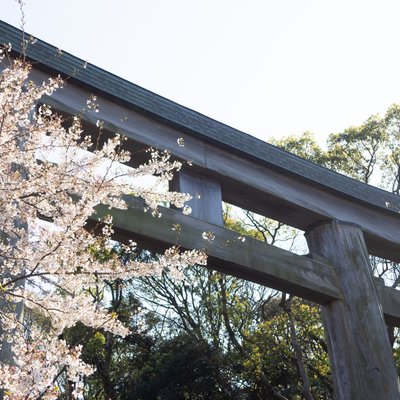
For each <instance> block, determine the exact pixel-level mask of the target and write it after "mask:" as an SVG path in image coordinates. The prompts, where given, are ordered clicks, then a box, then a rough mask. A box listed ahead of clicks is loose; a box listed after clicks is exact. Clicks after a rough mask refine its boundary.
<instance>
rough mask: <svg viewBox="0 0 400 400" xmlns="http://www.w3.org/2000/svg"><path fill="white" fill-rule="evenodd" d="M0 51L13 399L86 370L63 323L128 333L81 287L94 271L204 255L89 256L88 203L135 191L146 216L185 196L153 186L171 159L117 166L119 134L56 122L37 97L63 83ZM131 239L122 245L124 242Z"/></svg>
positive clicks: (5, 282) (122, 156)
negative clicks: (38, 77)
mask: <svg viewBox="0 0 400 400" xmlns="http://www.w3.org/2000/svg"><path fill="white" fill-rule="evenodd" d="M1 57H2V58H3V60H2V61H3V64H4V65H3V70H2V73H1V75H0V209H1V213H0V305H1V306H0V328H1V338H0V339H1V340H2V342H3V346H6V343H7V341H8V342H11V344H12V345H11V347H12V357H11V358H10V359H9V360H8V361H7V360H2V363H1V364H0V387H1V388H3V389H4V390H5V396H6V397H7V398H9V399H13V400H14V399H15V400H16V399H26V400H28V399H33V398H37V397H41V398H43V399H55V398H57V396H58V394H59V393H58V387H57V385H56V378H57V375H58V374H60V372H61V371H66V373H67V374H68V377H69V380H71V381H78V380H79V377H80V376H82V375H85V374H90V373H91V372H92V369H91V367H90V366H87V365H85V364H84V363H83V362H82V361H81V360H80V358H79V356H80V349H79V348H69V347H68V346H67V345H66V343H65V342H64V341H62V340H60V339H59V337H60V334H61V333H62V331H63V330H64V329H65V328H67V327H71V326H74V325H75V324H76V323H77V322H78V321H80V322H82V323H84V324H86V325H88V326H92V327H95V328H99V327H101V328H103V329H106V330H109V331H112V332H113V333H115V334H118V335H126V334H127V333H128V332H127V329H126V328H125V327H124V326H123V325H122V324H121V323H120V322H119V321H118V319H117V318H116V316H115V315H112V314H109V313H108V312H107V310H106V308H105V307H101V306H99V304H98V303H97V304H95V303H94V302H93V297H92V296H91V294H90V288H92V287H95V286H96V285H99V282H101V281H102V280H104V279H107V280H113V279H116V278H120V279H125V278H130V277H132V276H140V275H149V274H155V273H160V272H161V271H162V270H163V269H164V268H168V269H169V270H170V271H171V270H172V271H174V270H176V271H178V270H179V268H180V267H182V266H184V265H187V264H194V263H201V264H204V263H205V255H204V254H203V253H201V252H199V251H188V252H180V251H179V249H178V248H175V247H174V248H172V249H170V250H168V251H167V252H166V253H165V254H164V255H163V256H161V257H160V258H159V259H158V260H154V261H151V262H141V261H135V260H133V261H131V262H129V263H122V262H121V261H120V260H119V258H118V257H117V256H110V257H108V258H107V259H104V258H103V259H102V258H99V257H98V256H96V254H98V251H100V250H101V248H103V247H104V246H107V243H108V241H109V239H110V238H111V236H112V233H113V231H112V219H111V217H108V218H107V220H106V221H103V222H104V223H105V225H104V229H103V231H102V232H101V233H97V234H96V235H95V234H94V233H93V232H91V231H90V230H89V229H88V228H87V221H88V219H89V217H92V216H93V215H94V214H95V212H96V211H95V207H96V206H98V205H99V204H103V205H106V206H108V207H110V208H112V207H116V208H126V204H125V203H124V201H123V200H122V195H124V194H134V195H135V196H140V197H141V198H142V199H144V201H145V202H146V204H147V207H148V208H149V209H150V210H151V211H152V212H153V213H155V214H157V211H156V210H157V205H159V204H161V203H166V202H167V203H170V204H173V205H175V206H177V207H183V206H184V203H185V201H187V200H188V199H190V196H189V195H187V194H180V193H173V192H160V190H159V189H158V187H159V184H160V182H163V181H165V180H168V179H171V177H172V174H173V172H174V171H176V170H178V169H179V168H180V167H181V164H180V163H179V162H176V161H171V160H170V156H169V154H168V153H167V152H160V151H156V150H151V151H150V155H151V156H150V161H149V162H147V163H146V164H145V165H142V166H140V167H138V168H131V169H126V168H121V167H119V165H121V164H120V163H126V162H128V160H129V159H130V154H129V153H128V152H127V151H125V150H123V141H124V137H123V136H121V135H115V136H114V137H113V138H111V139H108V140H107V141H105V143H104V144H103V145H101V147H98V146H97V145H96V143H92V139H91V136H90V135H85V133H84V132H83V129H82V123H81V120H80V118H78V117H74V118H73V119H72V121H71V123H70V124H69V125H70V126H69V127H68V128H66V127H65V125H66V124H65V121H64V120H63V118H62V117H60V116H59V115H57V114H56V113H55V112H53V110H52V109H51V108H50V107H49V106H47V105H45V104H43V103H42V102H41V99H42V98H43V96H44V95H46V96H50V95H51V94H52V93H53V91H54V90H56V89H59V88H60V87H61V86H62V85H63V84H64V83H63V81H62V80H61V79H60V78H59V77H57V78H51V79H49V80H48V81H47V82H45V83H43V84H42V85H37V84H34V83H33V82H31V81H30V80H29V72H30V69H31V67H30V65H29V64H28V63H26V62H23V61H20V60H10V59H7V58H5V53H4V52H2V54H1ZM95 100H96V99H95V97H92V98H91V99H90V100H89V101H88V104H87V106H88V107H87V108H88V109H90V110H92V111H89V112H95V111H96V109H97V105H96V102H95ZM97 129H100V130H101V129H102V124H101V123H99V124H98V127H97ZM148 175H156V176H157V180H156V181H155V183H154V185H153V186H151V187H149V186H146V187H145V188H144V187H141V186H140V184H137V183H135V178H138V177H143V176H148ZM121 178H124V179H121ZM136 182H137V180H136ZM43 221H46V222H43ZM160 223H162V220H160ZM132 247H134V246H132V245H131V244H128V245H125V247H124V250H125V251H131V250H132ZM21 304H23V307H19V308H24V309H25V312H24V313H25V315H29V313H30V312H35V313H39V314H40V315H42V316H43V318H44V319H45V320H46V324H42V325H40V324H38V325H35V324H32V323H31V324H27V323H26V318H24V313H19V314H18V313H17V314H16V312H15V310H16V309H18V305H21Z"/></svg>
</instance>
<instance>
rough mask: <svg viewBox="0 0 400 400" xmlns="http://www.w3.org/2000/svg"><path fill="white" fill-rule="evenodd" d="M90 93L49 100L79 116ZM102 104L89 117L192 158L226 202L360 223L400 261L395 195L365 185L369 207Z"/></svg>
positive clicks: (289, 220) (296, 221)
mask: <svg viewBox="0 0 400 400" xmlns="http://www.w3.org/2000/svg"><path fill="white" fill-rule="evenodd" d="M33 77H34V78H35V79H36V80H38V81H42V80H43V79H44V78H45V77H46V75H45V74H44V73H42V72H40V71H34V75H33ZM88 95H89V92H88V91H87V90H84V89H82V88H78V87H76V86H73V85H72V84H69V85H67V86H66V87H65V88H64V89H63V90H60V91H57V92H56V93H54V94H53V95H52V96H51V97H50V98H49V99H48V102H49V104H51V105H53V106H54V107H56V108H58V109H60V110H63V111H65V112H68V113H76V112H80V111H81V110H82V109H83V108H84V107H85V104H86V100H87V98H88ZM98 100H99V104H100V111H99V113H97V114H94V113H93V114H90V113H88V114H87V115H85V118H87V119H88V120H89V121H91V122H92V123H93V124H94V123H95V122H96V120H97V119H101V120H103V121H104V123H105V124H104V126H105V128H106V129H108V130H109V131H111V132H116V131H122V132H124V134H126V135H127V137H128V138H129V139H130V140H131V141H132V142H131V143H132V144H131V146H134V143H135V142H139V143H142V144H146V145H149V146H155V147H157V148H161V149H168V150H170V151H171V152H172V154H174V155H175V156H176V157H178V158H181V159H184V160H191V161H192V162H193V166H194V170H197V172H200V173H201V174H202V175H204V176H209V177H211V178H212V179H215V180H216V181H218V182H219V183H220V185H221V189H222V199H223V200H224V201H227V202H228V203H232V204H235V205H238V206H240V207H242V208H245V209H248V210H251V211H255V212H257V213H260V214H262V215H265V216H268V217H271V218H274V219H276V220H279V221H281V222H284V223H286V224H288V225H290V226H293V227H296V228H299V229H302V230H307V228H308V227H309V226H310V225H312V224H314V223H317V222H320V221H329V220H332V219H337V220H341V221H346V222H351V223H355V224H358V225H360V226H361V227H362V229H363V231H364V234H365V239H366V243H367V246H368V251H369V253H370V254H373V255H378V256H381V257H384V258H387V259H391V260H393V261H400V229H398V226H399V224H400V214H399V213H398V211H399V210H396V209H392V208H393V207H392V206H391V204H390V201H388V202H386V201H385V196H389V197H390V194H388V193H386V192H384V191H379V190H378V189H376V188H371V187H368V186H367V185H365V188H367V189H368V190H371V191H372V192H374V194H376V193H375V192H376V191H379V193H381V199H382V203H383V207H377V206H374V205H368V204H367V201H368V196H366V199H365V201H366V203H363V202H362V201H360V200H359V199H352V198H351V197H349V196H347V197H346V196H345V195H343V194H340V193H335V192H334V191H333V190H327V188H324V187H322V186H316V185H315V184H312V183H311V182H307V181H305V180H299V178H298V177H296V176H294V175H288V174H286V173H282V171H278V170H276V169H274V168H270V167H268V166H267V165H265V164H264V165H263V164H260V163H258V162H255V161H254V160H251V159H249V158H246V157H243V156H240V155H238V154H235V153H233V152H232V151H230V150H229V149H224V148H223V147H221V146H220V147H215V146H213V145H212V144H210V143H206V142H204V141H203V140H201V139H200V138H198V137H196V136H195V135H192V134H188V133H185V132H181V131H179V130H178V129H174V128H173V127H171V126H168V125H164V124H162V123H161V122H159V121H157V120H154V119H152V118H150V117H148V116H145V115H143V114H140V113H138V112H137V111H134V110H133V109H131V108H126V107H123V106H122V105H120V104H115V103H113V102H112V101H110V100H108V99H106V98H101V97H99V98H98ZM178 138H183V139H184V142H185V147H180V146H178V144H177V139H178ZM378 197H379V196H378ZM390 198H391V197H390ZM386 203H387V207H386V206H385V204H386ZM385 207H386V209H385Z"/></svg>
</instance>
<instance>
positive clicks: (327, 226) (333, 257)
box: [306, 221, 400, 400]
mask: <svg viewBox="0 0 400 400" xmlns="http://www.w3.org/2000/svg"><path fill="white" fill-rule="evenodd" d="M306 238H307V242H308V245H309V248H310V251H311V252H312V253H313V254H317V255H318V256H320V257H323V258H324V259H326V260H328V261H329V262H330V263H331V264H332V265H333V266H334V268H335V272H336V277H337V280H338V287H339V290H340V291H341V292H342V299H341V300H335V301H332V302H330V303H328V304H326V305H323V306H322V316H323V321H324V325H325V334H326V338H327V342H328V353H329V359H330V363H331V370H332V377H333V381H334V388H335V392H336V397H337V399H338V400H350V399H360V400H361V399H363V400H378V399H382V400H392V399H393V400H394V399H399V398H400V394H399V383H398V377H397V374H396V368H395V365H394V360H393V355H392V350H391V347H390V343H389V338H388V334H387V330H386V325H385V321H384V318H383V313H382V306H381V304H380V301H379V299H378V295H377V292H376V289H375V284H374V282H373V277H372V271H371V266H370V263H369V258H368V252H367V248H366V246H365V241H364V235H363V233H362V230H361V229H360V227H358V226H356V225H354V224H346V223H342V222H338V221H332V222H328V223H323V224H320V225H316V226H314V227H312V228H310V229H309V231H308V232H307V233H306Z"/></svg>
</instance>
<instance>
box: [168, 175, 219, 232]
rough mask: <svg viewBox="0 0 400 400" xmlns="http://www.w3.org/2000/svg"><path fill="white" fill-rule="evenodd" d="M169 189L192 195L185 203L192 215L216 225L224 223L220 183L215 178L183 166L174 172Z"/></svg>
mask: <svg viewBox="0 0 400 400" xmlns="http://www.w3.org/2000/svg"><path fill="white" fill-rule="evenodd" d="M171 190H174V191H177V192H180V193H189V194H191V195H192V196H193V199H192V200H190V201H189V202H187V203H186V204H187V205H188V206H190V207H191V209H192V212H191V216H192V217H195V218H199V219H202V220H204V221H207V222H212V223H214V224H216V225H221V226H222V225H223V224H224V221H223V215H222V214H223V213H222V194H221V185H220V184H219V182H218V181H217V180H215V179H212V178H210V177H204V176H203V175H201V174H198V173H196V172H194V171H193V170H191V169H189V168H184V169H182V170H181V171H179V172H178V173H177V174H175V176H174V179H173V180H172V182H171Z"/></svg>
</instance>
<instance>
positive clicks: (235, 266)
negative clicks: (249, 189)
mask: <svg viewBox="0 0 400 400" xmlns="http://www.w3.org/2000/svg"><path fill="white" fill-rule="evenodd" d="M127 201H128V204H129V205H130V207H129V209H128V210H115V209H113V210H112V214H113V216H114V225H115V230H116V234H117V237H118V238H119V239H122V240H128V239H134V240H137V241H138V242H139V243H140V244H142V245H143V246H149V247H152V248H156V249H163V248H166V247H167V246H171V245H175V244H177V245H180V246H182V247H183V248H187V249H204V250H205V251H206V252H207V253H208V255H209V262H208V266H209V267H210V268H215V269H217V270H219V271H221V272H225V273H227V274H231V275H233V276H236V277H239V278H243V279H247V280H250V281H253V282H256V283H259V284H262V285H265V286H269V287H272V288H275V289H279V290H282V291H285V292H288V293H292V294H295V295H297V296H300V297H302V298H304V299H307V300H310V301H314V302H316V303H318V304H326V303H329V302H330V301H333V300H337V299H340V298H341V291H340V289H339V288H338V283H337V278H336V275H335V271H334V268H333V267H332V266H331V265H329V264H328V263H327V262H323V261H322V260H323V258H319V257H318V258H317V259H310V258H308V257H305V256H299V255H296V254H293V253H290V252H289V251H285V250H282V249H279V248H277V247H274V246H270V245H268V244H266V243H263V242H260V241H257V240H254V239H252V238H247V237H246V239H245V241H242V239H240V238H239V236H238V234H237V233H235V232H233V231H230V230H228V229H225V228H222V227H220V226H218V225H215V224H212V223H208V222H206V221H203V220H200V219H197V218H193V217H192V216H187V215H183V214H182V213H181V212H179V211H176V210H172V209H167V208H161V207H160V211H161V213H162V217H161V220H159V219H157V218H154V217H152V216H151V215H150V214H149V213H145V212H144V211H143V203H142V202H140V201H139V200H137V199H134V198H129V197H127ZM109 212H110V210H108V209H107V208H106V207H100V208H99V209H98V214H97V215H96V218H97V217H99V216H101V215H104V214H107V213H109ZM173 228H174V229H175V230H173ZM203 232H212V233H213V234H214V235H215V239H214V240H213V241H211V242H208V241H206V240H204V239H203V238H202V233H203ZM377 285H378V286H379V289H378V292H379V296H380V298H381V299H382V305H383V311H384V314H385V318H386V319H387V320H388V322H390V323H391V324H392V325H395V326H400V291H397V290H394V289H390V288H387V287H385V286H383V285H380V284H377Z"/></svg>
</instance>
